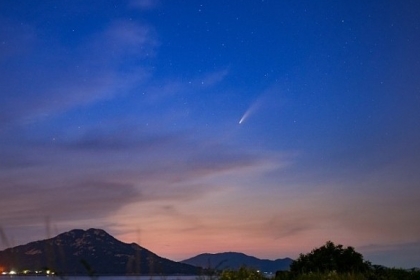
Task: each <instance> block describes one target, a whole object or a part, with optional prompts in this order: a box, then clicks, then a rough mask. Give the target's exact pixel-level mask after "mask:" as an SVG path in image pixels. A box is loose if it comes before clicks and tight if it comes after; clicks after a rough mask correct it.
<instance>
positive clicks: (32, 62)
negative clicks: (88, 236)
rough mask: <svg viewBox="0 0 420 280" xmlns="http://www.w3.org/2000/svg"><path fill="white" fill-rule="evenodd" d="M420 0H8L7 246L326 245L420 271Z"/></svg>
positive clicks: (189, 250) (273, 253) (4, 84)
mask: <svg viewBox="0 0 420 280" xmlns="http://www.w3.org/2000/svg"><path fill="white" fill-rule="evenodd" d="M419 73H420V1H417V0H404V1H401V0H395V1H393V0H388V1H387V0H385V1H384V0H380V1H379V0H378V1H366V0H360V1H359V0H352V1H327V0H325V1H324V0H320V1H312V0H308V1H292V0H290V1H283V0H266V1H264V0H262V1H257V0H243V1H240V0H237V1H225V0H223V1H222V0H211V1H210V0H208V1H200V0H196V1H193V0H188V1H187V0H184V1H182V0H176V1H171V0H166V1H165V0H162V1H154V0H132V1H121V0H114V1H113V0H110V1H104V0H90V1H86V0H80V1H79V0H69V1H64V0H62V1H52V0H45V1H37V0H3V1H0V227H1V228H0V231H1V232H0V233H2V238H1V242H0V249H4V248H6V247H8V246H16V245H20V244H25V243H27V242H30V241H34V240H38V239H44V238H47V237H52V236H55V235H56V234H59V233H61V232H64V231H67V230H71V229H75V228H81V229H88V228H91V227H95V228H102V229H104V230H106V231H107V232H109V233H110V234H112V235H114V236H115V237H116V238H118V239H120V240H122V241H125V242H137V243H139V244H140V245H142V246H143V247H146V248H147V249H149V250H151V251H153V252H155V253H157V254H159V255H161V256H164V257H166V258H170V259H173V260H182V259H185V258H188V257H191V256H194V255H196V254H199V253H204V252H210V253H216V252H225V251H238V252H243V253H246V254H249V255H253V256H256V257H259V258H270V259H275V258H282V257H292V258H296V257H297V256H298V254H299V253H307V252H309V251H310V250H312V249H313V248H315V247H319V246H321V245H323V244H324V243H325V242H326V241H327V240H332V241H333V242H335V243H339V244H343V245H344V246H354V247H355V249H356V250H357V251H359V252H361V253H362V254H363V255H364V256H365V258H366V259H368V260H370V261H372V262H373V263H376V264H383V265H389V266H396V267H414V266H417V267H419V266H420V76H419V75H420V74H419Z"/></svg>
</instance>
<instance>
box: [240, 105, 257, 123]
mask: <svg viewBox="0 0 420 280" xmlns="http://www.w3.org/2000/svg"><path fill="white" fill-rule="evenodd" d="M260 104H261V102H260V100H257V101H255V102H254V103H252V104H251V106H249V108H248V110H246V111H245V113H244V114H243V116H242V118H241V119H240V120H239V124H242V123H243V122H244V121H245V120H246V119H247V118H248V117H249V116H250V115H251V114H253V113H254V112H255V111H256V110H257V109H258V107H260Z"/></svg>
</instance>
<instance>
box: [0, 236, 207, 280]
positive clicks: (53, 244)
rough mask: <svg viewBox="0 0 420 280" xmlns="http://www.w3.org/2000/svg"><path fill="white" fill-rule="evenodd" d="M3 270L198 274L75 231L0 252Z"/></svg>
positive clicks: (104, 238)
mask: <svg viewBox="0 0 420 280" xmlns="http://www.w3.org/2000/svg"><path fill="white" fill-rule="evenodd" d="M0 264H1V266H2V267H3V270H4V271H10V270H12V269H13V270H16V271H24V270H29V271H32V272H34V271H41V270H43V271H46V270H47V269H48V270H51V271H54V272H56V273H60V274H62V275H89V276H94V275H198V274H200V269H199V268H198V267H195V266H192V265H189V264H184V263H179V262H175V261H171V260H168V259H165V258H162V257H159V256H158V255H156V254H154V253H152V252H151V251H149V250H147V249H145V248H143V247H141V246H139V245H137V244H135V243H130V244H127V243H123V242H121V241H119V240H117V239H115V238H114V237H112V236H111V235H109V234H108V233H106V232H105V231H104V230H101V229H89V230H86V231H85V230H80V229H75V230H71V231H69V232H65V233H62V234H60V235H58V236H56V237H54V238H50V239H46V240H41V241H36V242H31V243H28V244H26V245H21V246H16V247H13V248H8V249H6V250H3V251H0Z"/></svg>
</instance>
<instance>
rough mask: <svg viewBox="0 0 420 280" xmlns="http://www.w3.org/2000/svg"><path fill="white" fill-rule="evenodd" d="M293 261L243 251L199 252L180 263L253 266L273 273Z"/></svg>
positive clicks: (206, 266)
mask: <svg viewBox="0 0 420 280" xmlns="http://www.w3.org/2000/svg"><path fill="white" fill-rule="evenodd" d="M292 262H293V260H292V259H290V258H284V259H277V260H267V259H258V258H256V257H252V256H248V255H245V254H243V253H236V252H226V253H217V254H208V253H206V254H200V255H197V256H195V257H192V258H189V259H186V260H183V261H182V263H186V264H190V265H194V266H199V267H202V268H213V269H220V270H223V269H227V268H228V269H238V268H240V267H242V266H246V267H250V268H254V269H256V270H259V271H261V272H267V273H275V272H276V271H278V270H289V268H290V264H291V263H292Z"/></svg>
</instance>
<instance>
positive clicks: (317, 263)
mask: <svg viewBox="0 0 420 280" xmlns="http://www.w3.org/2000/svg"><path fill="white" fill-rule="evenodd" d="M369 268H370V264H369V263H368V262H366V261H364V260H363V256H362V254H360V253H358V252H356V251H355V250H354V248H353V247H347V248H343V245H335V244H334V243H333V242H331V241H328V242H327V243H326V244H325V245H324V246H322V247H320V248H317V249H314V250H312V251H311V252H310V253H308V254H306V255H305V254H300V256H299V258H298V259H297V260H295V261H293V262H292V264H291V265H290V271H291V272H292V273H300V274H301V273H309V272H321V273H322V272H337V273H348V272H353V273H354V272H366V271H368V270H369Z"/></svg>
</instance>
